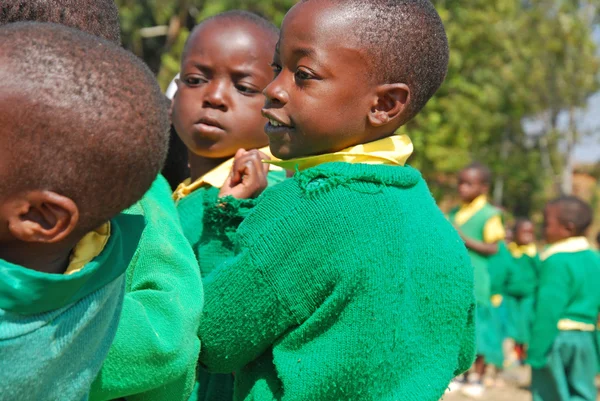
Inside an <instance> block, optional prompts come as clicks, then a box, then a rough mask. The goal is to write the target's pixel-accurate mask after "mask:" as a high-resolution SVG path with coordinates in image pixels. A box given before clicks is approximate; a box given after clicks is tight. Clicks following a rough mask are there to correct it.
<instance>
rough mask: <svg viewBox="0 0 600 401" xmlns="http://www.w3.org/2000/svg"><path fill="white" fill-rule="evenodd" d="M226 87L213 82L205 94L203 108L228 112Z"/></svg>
mask: <svg viewBox="0 0 600 401" xmlns="http://www.w3.org/2000/svg"><path fill="white" fill-rule="evenodd" d="M226 97H227V95H226V88H225V85H224V84H222V83H218V82H211V83H210V84H209V85H208V87H207V88H206V91H205V93H204V100H203V102H202V105H203V107H207V108H214V109H220V110H223V111H226V110H227V109H228V106H227V99H226Z"/></svg>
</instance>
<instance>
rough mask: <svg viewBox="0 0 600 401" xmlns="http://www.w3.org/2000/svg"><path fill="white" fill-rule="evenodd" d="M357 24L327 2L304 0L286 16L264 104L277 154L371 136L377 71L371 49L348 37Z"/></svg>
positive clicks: (325, 148)
mask: <svg viewBox="0 0 600 401" xmlns="http://www.w3.org/2000/svg"><path fill="white" fill-rule="evenodd" d="M352 24H353V20H352V18H346V17H345V16H344V15H342V12H341V11H340V10H339V9H338V8H336V7H335V6H333V5H332V4H330V3H329V2H328V1H318V2H306V3H299V4H297V5H296V6H294V7H293V8H292V9H291V10H290V11H289V12H288V14H287V15H286V17H285V19H284V21H283V25H282V30H281V35H280V39H279V43H278V47H277V50H276V52H275V57H274V60H273V61H274V62H273V68H274V70H275V73H276V77H275V79H274V80H273V82H271V83H270V84H269V86H268V87H267V89H265V95H266V96H267V101H266V103H265V107H264V109H263V114H264V115H265V116H266V117H268V118H269V120H270V122H269V123H268V124H267V126H266V127H265V132H266V133H267V135H268V136H269V144H270V147H271V152H272V153H273V154H274V155H275V156H277V157H279V158H282V159H290V158H295V157H301V156H308V155H316V154H323V153H328V152H334V151H338V150H341V149H344V148H346V147H349V146H352V145H355V144H358V143H364V142H368V141H369V140H372V139H369V136H370V130H371V128H370V126H369V122H368V119H367V116H368V114H369V111H370V110H371V108H372V107H374V105H373V101H374V99H376V95H375V85H374V84H373V83H372V82H370V80H369V74H372V73H373V72H372V71H369V67H368V66H369V65H370V63H369V62H368V59H367V58H366V51H365V50H364V49H362V48H361V47H360V46H359V44H358V41H355V40H351V39H350V40H349V39H348V36H349V35H348V33H349V32H352V29H353V28H352ZM355 42H356V43H355Z"/></svg>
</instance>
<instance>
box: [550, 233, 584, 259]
mask: <svg viewBox="0 0 600 401" xmlns="http://www.w3.org/2000/svg"><path fill="white" fill-rule="evenodd" d="M588 249H592V247H591V245H590V242H589V241H588V239H587V238H586V237H571V238H567V239H564V240H562V241H558V242H555V243H554V244H552V245H550V246H549V247H548V248H547V249H546V250H545V251H544V252H542V254H541V255H540V259H541V260H546V259H548V258H549V257H550V256H552V255H555V254H557V253H575V252H581V251H587V250H588Z"/></svg>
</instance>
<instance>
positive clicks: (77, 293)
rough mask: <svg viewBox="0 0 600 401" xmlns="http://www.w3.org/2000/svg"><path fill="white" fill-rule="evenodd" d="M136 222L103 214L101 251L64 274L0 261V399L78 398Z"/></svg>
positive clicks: (109, 332) (111, 318) (136, 234)
mask: <svg viewBox="0 0 600 401" xmlns="http://www.w3.org/2000/svg"><path fill="white" fill-rule="evenodd" d="M143 229H144V221H143V219H141V218H138V216H127V215H120V216H117V217H115V218H114V219H112V220H111V229H110V237H109V238H108V241H107V242H106V244H105V245H104V248H103V249H102V251H101V253H100V254H98V256H96V257H95V258H93V259H92V260H91V261H90V262H88V263H87V264H85V265H84V266H83V268H82V269H81V270H79V271H78V272H76V273H73V274H69V275H62V274H48V273H41V272H37V271H34V270H30V269H26V268H24V267H21V266H17V265H14V264H11V263H9V262H7V261H4V260H0V277H2V278H1V279H0V400H2V401H5V400H6V401H14V400H65V401H83V400H86V399H87V397H88V393H89V390H90V386H91V384H92V381H93V380H94V378H95V377H96V375H97V374H98V371H99V370H100V368H101V366H102V363H103V361H104V359H105V358H106V355H107V353H108V350H109V347H110V345H111V342H112V341H113V338H114V336H115V332H116V331H117V325H118V322H119V316H120V314H121V307H122V305H123V294H124V287H125V275H124V273H125V269H126V268H127V264H128V263H129V261H130V260H131V259H132V257H133V254H134V252H135V250H136V248H137V245H138V241H139V239H140V235H141V232H142V230H143Z"/></svg>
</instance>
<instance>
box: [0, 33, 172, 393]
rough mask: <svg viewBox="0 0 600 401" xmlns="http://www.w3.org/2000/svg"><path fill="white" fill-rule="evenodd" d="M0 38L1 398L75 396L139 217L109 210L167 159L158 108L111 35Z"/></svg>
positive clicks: (108, 326)
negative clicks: (111, 39) (99, 36)
mask: <svg viewBox="0 0 600 401" xmlns="http://www.w3.org/2000/svg"><path fill="white" fill-rule="evenodd" d="M0 37H2V40H1V41H0V141H1V142H2V143H1V144H0V174H1V175H2V177H1V179H0V270H1V271H2V273H1V275H2V280H0V355H2V357H1V358H0V399H2V400H42V399H45V400H58V399H60V400H83V399H87V393H88V391H89V388H90V385H91V383H92V381H93V380H94V378H95V376H96V374H97V373H98V371H99V370H100V367H101V365H102V362H103V360H104V358H105V357H106V354H107V353H108V349H109V346H110V343H111V342H112V339H113V337H114V335H115V332H116V330H117V323H118V319H119V314H120V310H121V305H122V301H123V291H124V282H125V278H124V274H123V273H124V272H125V269H126V267H127V264H128V263H129V261H130V260H131V259H132V257H133V254H134V251H135V249H136V247H137V242H138V240H139V238H140V235H141V231H142V230H143V228H144V221H143V219H141V218H139V217H138V216H131V215H130V216H127V215H119V216H117V215H118V213H119V212H120V211H121V210H123V209H124V208H126V207H129V206H130V205H131V204H132V203H134V202H135V201H137V200H138V199H140V198H141V197H142V195H143V194H144V192H145V191H146V190H147V189H148V188H149V187H150V185H151V183H152V181H153V180H154V178H155V176H156V174H157V172H158V171H159V169H160V167H161V165H162V163H163V161H164V157H165V155H166V146H167V131H166V129H167V128H168V127H167V120H166V118H167V109H166V107H164V103H163V102H162V95H161V93H160V89H159V88H158V85H157V84H156V82H155V80H154V77H153V75H152V73H151V72H150V71H149V70H148V68H147V67H145V66H144V65H143V63H142V62H141V61H139V60H138V59H137V58H136V57H134V56H133V55H131V54H129V53H128V52H126V51H124V50H122V49H120V48H119V47H117V46H114V45H113V44H111V43H109V42H107V41H104V40H100V39H97V38H95V37H93V36H90V35H88V34H85V33H83V32H80V31H78V30H74V29H69V28H66V27H63V26H60V25H55V24H40V23H15V24H8V25H5V26H2V27H0ZM106 60H111V62H113V63H114V64H112V65H111V68H110V69H107V66H106V64H105V61H106ZM133 82H135V84H132V83H133ZM135 99H145V101H144V103H143V104H142V103H140V102H136V101H134V100H135ZM117 122H118V123H117ZM132 128H136V129H132Z"/></svg>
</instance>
